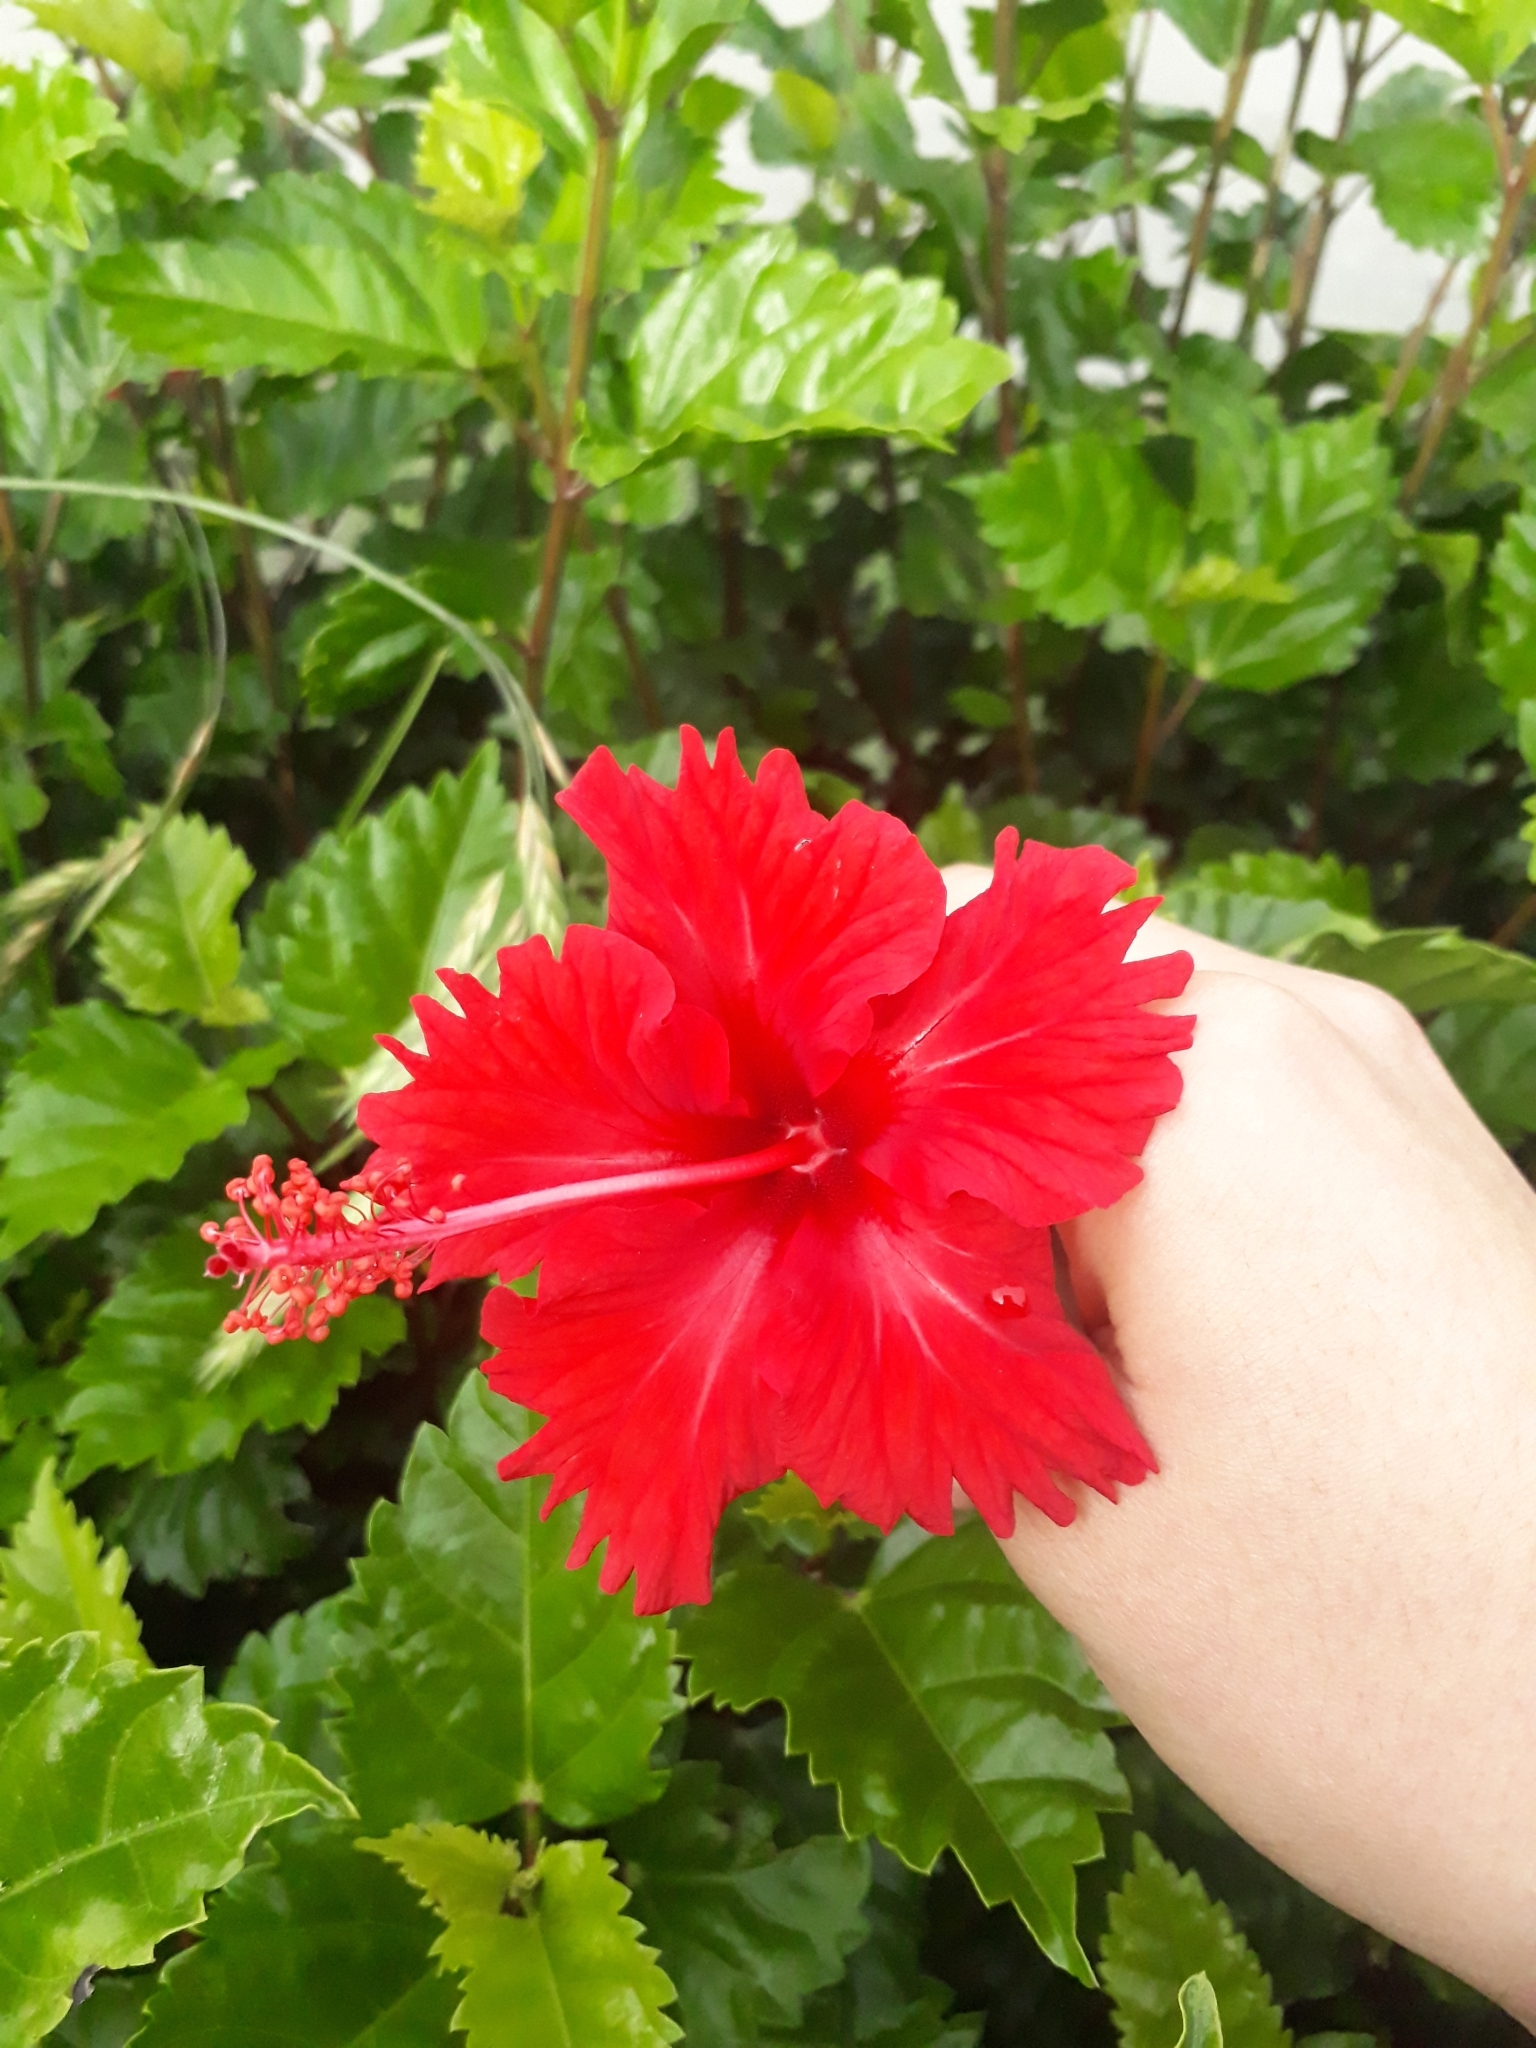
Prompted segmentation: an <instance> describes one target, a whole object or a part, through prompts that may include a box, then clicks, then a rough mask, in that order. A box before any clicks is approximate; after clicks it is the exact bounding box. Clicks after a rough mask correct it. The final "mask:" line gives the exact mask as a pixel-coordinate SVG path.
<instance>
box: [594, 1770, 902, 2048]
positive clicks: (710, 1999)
mask: <svg viewBox="0 0 1536 2048" xmlns="http://www.w3.org/2000/svg"><path fill="white" fill-rule="evenodd" d="M609 1847H610V1848H611V1850H612V1851H613V1854H614V1855H615V1856H617V1857H618V1859H619V1862H620V1865H621V1867H622V1868H623V1871H624V1874H625V1879H626V1881H627V1883H628V1884H629V1887H630V1890H631V1891H632V1893H633V1895H634V1908H635V1912H636V1913H637V1914H638V1915H639V1918H640V1920H641V1923H642V1925H643V1926H644V1928H645V1931H646V1933H647V1935H648V1936H649V1937H650V1939H651V1940H652V1941H654V1942H656V1943H657V1944H658V1946H659V1948H660V1950H661V1961H662V1965H663V1967H664V1968H665V1970H666V1972H667V1974H668V1976H669V1977H670V1978H671V1979H672V1982H673V1983H674V1984H675V1985H676V1986H677V2007H678V2016H679V2018H680V2019H681V2020H682V2023H683V2029H684V2032H685V2034H686V2035H687V2036H688V2038H689V2039H691V2040H695V2041H710V2042H717V2043H720V2044H721V2048H724V2044H727V2043H737V2042H739V2043H741V2044H743V2048H751V2044H753V2043H755V2042H756V2041H757V2040H758V2038H759V2024H760V2022H761V2023H764V2024H769V2025H774V2026H780V2027H798V2026H799V2024H800V2021H801V2016H802V2009H803V2006H804V2002H805V1999H806V1997H807V1996H808V1994H809V1993H811V1992H813V1991H818V1990H820V1989H821V1988H822V1986H824V1985H827V1984H834V1983H836V1982H837V1980H838V1978H839V1977H841V1976H842V1974H843V1965H844V1959H845V1957H846V1956H847V1955H848V1953H849V1951H850V1950H852V1949H855V1948H857V1947H858V1945H859V1943H860V1942H861V1941H862V1940H863V1939H864V1937H865V1934H866V1932H867V1929H866V1926H865V1923H864V1920H863V1917H862V1915H861V1913H860V1910H859V1909H860V1906H861V1905H862V1903H863V1899H864V1894H865V1892H866V1891H867V1890H868V1888H869V1851H868V1849H867V1847H866V1846H865V1845H864V1844H863V1843H862V1842H850V1841H847V1840H845V1839H844V1838H843V1837H842V1836H841V1835H819V1836H814V1837H813V1838H812V1839H811V1840H810V1841H807V1842H801V1843H799V1844H797V1845H796V1846H795V1847H794V1848H792V1849H785V1850H783V1851H781V1852H778V1853H776V1852H775V1850H774V1846H773V1814H772V1812H771V1810H770V1809H769V1808H767V1807H766V1806H763V1805H762V1804H760V1803H759V1802H758V1801H756V1800H753V1799H751V1798H749V1797H748V1795H747V1794H746V1793H744V1792H739V1791H737V1790H735V1789H734V1788H733V1787H732V1786H729V1785H722V1784H721V1783H720V1770H719V1766H718V1765H717V1764H706V1763H683V1764H678V1765H677V1766H676V1768H675V1769H674V1770H673V1772H672V1776H671V1779H670V1781H669V1783H668V1785H667V1789H666V1791H665V1792H664V1793H663V1794H662V1796H661V1798H660V1799H659V1800H658V1801H657V1803H656V1804H655V1805H654V1806H651V1807H648V1808H647V1809H646V1810H645V1811H644V1812H643V1813H639V1814H636V1815H634V1816H633V1817H632V1818H631V1819H629V1820H626V1821H622V1822H621V1823H620V1824H619V1825H618V1826H617V1827H616V1828H614V1829H613V1830H611V1833H610V1837H609Z"/></svg>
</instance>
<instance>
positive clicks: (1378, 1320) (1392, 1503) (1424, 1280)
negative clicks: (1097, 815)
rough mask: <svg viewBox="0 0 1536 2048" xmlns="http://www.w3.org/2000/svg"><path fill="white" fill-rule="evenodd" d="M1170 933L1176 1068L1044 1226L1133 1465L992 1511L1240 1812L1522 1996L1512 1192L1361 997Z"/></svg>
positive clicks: (1519, 1403)
mask: <svg viewBox="0 0 1536 2048" xmlns="http://www.w3.org/2000/svg"><path fill="white" fill-rule="evenodd" d="M978 878H979V881H980V886H985V882H986V879H987V877H986V871H985V870H966V871H956V870H951V871H950V872H949V874H948V875H947V876H946V880H947V881H948V882H949V884H950V888H951V900H952V902H953V901H957V900H964V897H965V895H967V894H974V893H976V885H977V880H978ZM1177 947H1184V948H1187V950H1188V951H1189V952H1190V953H1192V954H1193V955H1194V959H1195V964H1196V970H1197V971H1196V973H1195V976H1194V978H1193V980H1192V981H1191V983H1190V985H1189V988H1188V990H1187V991H1186V993H1185V994H1184V995H1183V996H1181V997H1180V998H1179V999H1178V1001H1177V1003H1176V1004H1173V1005H1171V1006H1170V1007H1173V1008H1176V1009H1179V1010H1184V1011H1188V1010H1190V1009H1193V1010H1194V1011H1195V1012H1196V1014H1197V1015H1198V1017H1199V1026H1198V1029H1197V1031H1196V1034H1195V1042H1194V1045H1193V1048H1192V1049H1191V1050H1190V1051H1189V1052H1187V1053H1184V1054H1181V1055H1179V1056H1178V1058H1179V1063H1180V1065H1181V1066H1182V1068H1183V1070H1184V1074H1185V1092H1184V1097H1183V1100H1182V1102H1181V1103H1180V1105H1179V1107H1178V1108H1177V1109H1176V1110H1174V1111H1173V1112H1171V1113H1170V1114H1169V1115H1167V1116H1165V1117H1163V1118H1162V1119H1160V1121H1159V1122H1158V1124H1157V1126H1156V1128H1155V1130H1154V1132H1153V1135H1152V1139H1151V1142H1150V1144H1149V1145H1148V1147H1147V1150H1146V1153H1145V1155H1144V1165H1145V1168H1146V1178H1145V1180H1144V1181H1143V1183H1142V1184H1141V1185H1140V1186H1139V1187H1137V1188H1136V1189H1134V1190H1133V1191H1132V1193H1131V1194H1129V1195H1127V1196H1126V1197H1125V1198H1124V1200H1122V1201H1120V1202H1118V1203H1117V1204H1116V1205H1115V1206H1114V1208H1112V1209H1109V1210H1101V1211H1098V1212H1095V1213H1093V1214H1090V1215H1087V1216H1084V1217H1081V1218H1080V1219H1079V1220H1078V1221H1077V1222H1075V1223H1073V1224H1070V1225H1068V1226H1066V1227H1065V1228H1064V1229H1063V1231H1062V1236H1063V1239H1064V1240H1065V1243H1066V1247H1067V1252H1068V1257H1069V1260H1070V1264H1071V1271H1072V1280H1073V1286H1074V1289H1075V1291H1076V1294H1077V1299H1078V1304H1079V1307H1080V1309H1081V1311H1082V1314H1083V1317H1084V1321H1085V1325H1086V1327H1087V1329H1088V1332H1089V1334H1090V1335H1091V1336H1092V1337H1093V1339H1094V1341H1095V1342H1096V1343H1097V1344H1098V1345H1099V1346H1100V1348H1101V1349H1102V1350H1103V1351H1104V1352H1105V1354H1106V1356H1107V1357H1108V1358H1109V1359H1110V1360H1111V1363H1112V1365H1113V1366H1114V1367H1115V1368H1116V1370H1117V1371H1118V1373H1119V1374H1120V1375H1121V1376H1122V1384H1123V1387H1124V1391H1125V1393H1126V1397H1127V1400H1128V1403H1129V1405H1130V1406H1131V1408H1132V1409H1133V1411H1134V1413H1135V1415H1136V1419H1137V1421H1138V1423H1139V1424H1140V1426H1141V1428H1142V1430H1143V1431H1144V1433H1145V1434H1146V1437H1147V1439H1148V1441H1149V1442H1150V1443H1151V1445H1152V1447H1153V1449H1154V1451H1155V1452H1156V1454H1157V1456H1158V1459H1159V1461H1160V1464H1161V1468H1162V1469H1161V1474H1160V1476H1158V1477H1155V1478H1153V1479H1150V1480H1149V1481H1148V1482H1147V1483H1146V1484H1145V1485H1144V1486H1140V1487H1137V1488H1135V1489H1133V1490H1131V1491H1129V1492H1127V1493H1125V1494H1124V1495H1123V1496H1122V1498H1121V1500H1120V1501H1119V1503H1118V1504H1116V1505H1113V1506H1112V1505H1110V1504H1109V1503H1108V1502H1105V1501H1103V1500H1100V1499H1097V1498H1096V1497H1094V1496H1093V1495H1092V1494H1089V1493H1087V1492H1085V1491H1084V1490H1082V1489H1077V1490H1076V1492H1077V1498H1078V1500H1079V1503H1080V1507H1079V1514H1078V1518H1077V1520H1076V1522H1075V1523H1074V1524H1073V1526H1072V1527H1071V1528H1070V1529H1067V1530H1059V1529H1056V1528H1054V1527H1052V1526H1050V1525H1049V1524H1047V1523H1046V1522H1045V1521H1044V1519H1043V1518H1042V1517H1040V1516H1037V1515H1032V1514H1030V1513H1028V1512H1027V1511H1026V1512H1023V1513H1021V1515H1020V1517H1019V1522H1018V1527H1017V1532H1016V1534H1015V1535H1014V1536H1013V1537H1012V1538H1011V1539H1009V1541H1008V1542H1006V1543H1005V1544H1004V1546H1003V1547H1004V1549H1005V1551H1006V1552H1007V1554H1008V1556H1009V1558H1010V1560H1011V1561H1012V1563H1013V1564H1014V1566H1015V1568H1016V1569H1017V1570H1018V1571H1019V1573H1020V1574H1021V1576H1022V1577H1023V1578H1024V1579H1025V1580H1026V1581H1027V1582H1028V1584H1029V1585H1030V1586H1031V1587H1032V1588H1033V1590H1034V1591H1035V1592H1036V1593H1037V1594H1038V1595H1039V1596H1040V1598H1041V1599H1043V1600H1044V1601H1045V1603H1046V1605H1047V1606H1048V1607H1050V1609H1051V1610H1052V1612H1053V1613H1055V1614H1056V1615H1057V1616H1058V1617H1059V1618H1060V1620H1061V1621H1062V1622H1064V1623H1065V1624H1066V1626H1067V1627H1069V1628H1070V1629H1072V1630H1073V1631H1074V1633H1075V1634H1076V1635H1077V1636H1078V1637H1079V1638H1080V1639H1081V1640H1082V1642H1083V1645H1084V1647H1085V1649H1086V1651H1087V1653H1088V1655H1089V1657H1090V1658H1091V1660H1092V1661H1093V1664H1094V1666H1095V1668H1096V1669H1097V1670H1098V1672H1099V1673H1100V1675H1101V1676H1102V1677H1103V1679H1104V1681H1105V1683H1106V1685H1107V1686H1108V1687H1109V1690H1110V1692H1111V1693H1112V1694H1113V1695H1114V1697H1115V1699H1116V1701H1117V1702H1118V1703H1119V1705H1120V1706H1121V1707H1122V1708H1123V1709H1124V1711H1125V1712H1126V1713H1127V1714H1128V1715H1129V1716H1130V1718H1131V1719H1132V1721H1134V1722H1135V1724H1136V1726H1137V1727H1138V1728H1139V1729H1140V1730H1141V1731H1142V1733H1143V1734H1144V1735H1145V1736H1146V1737H1147V1739H1148V1741H1149V1742H1150V1743H1151V1744H1152V1746H1153V1747H1154V1748H1155V1749H1156V1750H1157V1751H1158V1752H1159V1754H1160V1755H1161V1756H1162V1757H1163V1758H1164V1759H1165V1761H1166V1762H1167V1763H1168V1764H1169V1765H1171V1767H1172V1768H1173V1769H1174V1770H1176V1771H1177V1772H1178V1774H1179V1775H1180V1776H1181V1777H1182V1778H1184V1779H1185V1780H1186V1782H1187V1783H1188V1784H1190V1785H1191V1786H1192V1787H1193V1788H1194V1789H1195V1790H1196V1791H1197V1792H1198V1793H1199V1794H1200V1795H1201V1797H1202V1798H1204V1799H1205V1800H1207V1801H1208V1803H1209V1804H1210V1805H1211V1806H1213V1807H1214V1808H1215V1809H1216V1810H1217V1811H1218V1812H1219V1813H1220V1814H1222V1815H1223V1817H1224V1818H1225V1819H1226V1820H1227V1821H1228V1822H1229V1823H1230V1824H1231V1825H1232V1826H1233V1827H1234V1828H1236V1829H1237V1830H1238V1832H1239V1833H1240V1834H1242V1835H1244V1836H1245V1837H1246V1838H1247V1839H1248V1840H1249V1841H1250V1842H1252V1843H1253V1844H1254V1845H1255V1846H1256V1847H1257V1848H1259V1849H1260V1850H1262V1851H1263V1852H1264V1854H1266V1855H1267V1856H1269V1857H1271V1858H1272V1859H1273V1860H1274V1861H1275V1862H1276V1863H1278V1864H1280V1865H1281V1866H1282V1867H1283V1868H1284V1869H1286V1870H1289V1871H1290V1872H1292V1873H1293V1874H1294V1875H1295V1876H1296V1877H1298V1878H1300V1879H1301V1880H1302V1881H1303V1882H1304V1883H1306V1884H1307V1885H1309V1886H1311V1887H1312V1889H1313V1890H1315V1891H1317V1892H1319V1893H1321V1894H1322V1895H1323V1896H1324V1897H1325V1898H1329V1899H1331V1900H1333V1901H1334V1902H1335V1904H1337V1905H1339V1906H1341V1907H1343V1908H1344V1909H1345V1910H1347V1911H1348V1912H1350V1913H1353V1914H1355V1915H1357V1916H1358V1917H1359V1918H1361V1919H1363V1920H1365V1921H1368V1922H1369V1923H1370V1924H1371V1925H1372V1926H1374V1927H1376V1928H1378V1929H1380V1930H1381V1932H1383V1933H1385V1934H1388V1935H1390V1936H1392V1937H1393V1938H1394V1939H1397V1940H1400V1941H1402V1942H1404V1943H1406V1944H1407V1945H1408V1946H1409V1947H1410V1948H1413V1949H1416V1950H1417V1951H1418V1952H1419V1953H1421V1954H1423V1955H1425V1956H1428V1957H1430V1958H1431V1959H1432V1960H1434V1961H1435V1962H1438V1963H1440V1964H1442V1965H1443V1966H1444V1967H1446V1968H1447V1969H1450V1970H1452V1971H1454V1972H1455V1973H1456V1974H1457V1975H1459V1976H1461V1977H1463V1978H1465V1979H1466V1980H1467V1981H1469V1982H1471V1983H1473V1984H1475V1985H1477V1986H1478V1987H1479V1988H1480V1989H1482V1990H1484V1991H1486V1992H1487V1993H1488V1994H1489V1995H1490V1996H1491V1997H1493V1998H1496V1999H1498V2000H1499V2001H1500V2002H1501V2003H1503V2004H1504V2005H1505V2006H1506V2007H1507V2008H1508V2009H1509V2010H1510V2011H1511V2012H1513V2013H1514V2014H1516V2015H1517V2016H1518V2017H1519V2018H1521V2019H1522V2020H1523V2021H1524V2023H1525V2024H1526V2025H1527V2026H1531V2027H1536V1194H1533V1192H1532V1190H1531V1188H1530V1187H1529V1186H1528V1185H1527V1184H1526V1182H1525V1181H1524V1180H1523V1179H1522V1178H1521V1176H1520V1174H1519V1173H1518V1172H1517V1171H1516V1169H1515V1167H1514V1166H1513V1165H1512V1164H1511V1162H1510V1161H1509V1160H1508V1159H1507V1158H1506V1157H1505V1155H1504V1153H1503V1152H1502V1151H1501V1150H1500V1148H1499V1146H1498V1145H1497V1144H1496V1143H1495V1141H1494V1140H1493V1138H1492V1137H1490V1136H1489V1134H1488V1133H1487V1131H1486V1130H1485V1129H1484V1128H1483V1126H1482V1124H1481V1123H1480V1122H1479V1121H1478V1119H1477V1117H1476V1116H1475V1114H1474V1113H1473V1111H1472V1110H1471V1109H1470V1107H1469V1106H1468V1105H1467V1103H1466V1102H1465V1100H1464V1099H1463V1098H1462V1096H1461V1095H1460V1094H1459V1092H1458V1091H1457V1089H1456V1087H1455V1086H1454V1084H1453V1083H1452V1082H1451V1080H1450V1078H1449V1076H1448V1075H1447V1074H1446V1072H1445V1070H1444V1068H1443V1067H1442V1066H1441V1065H1440V1062H1439V1061H1438V1059H1437V1058H1436V1057H1435V1054H1434V1052H1433V1050H1432V1049H1431V1047H1430V1045H1429V1042H1428V1040H1427V1039H1426V1038H1425V1037H1424V1035H1423V1033H1422V1032H1421V1031H1420V1030H1419V1028H1418V1026H1417V1025H1416V1024H1415V1023H1414V1021H1413V1019H1412V1018H1411V1017H1410V1016H1409V1015H1408V1013H1407V1012H1406V1011H1405V1010H1403V1009H1401V1008H1400V1006H1398V1005H1397V1004H1396V1003H1394V1002H1393V1001H1392V1000H1391V999H1390V998H1388V997H1386V996H1383V995H1381V994H1380V993H1379V992H1377V991H1376V990H1373V989H1370V988H1367V987H1366V986H1364V985H1363V984H1360V983H1356V982H1350V981H1347V980H1343V979H1341V978H1338V977H1336V976H1330V975H1325V974H1319V973H1314V972H1312V971H1310V970H1308V969H1305V968H1297V967H1290V966H1286V965H1283V964H1280V963H1278V962H1274V961H1269V960H1264V959H1261V958H1257V957H1255V956H1253V955H1250V954H1246V953H1242V952H1240V951H1238V950H1237V949H1236V948H1235V947H1230V946H1226V945H1223V944H1221V943H1220V942H1218V941H1215V940H1211V939H1206V938H1203V937H1201V936H1199V935H1198V934H1194V933H1189V932H1184V931H1181V930H1179V929H1178V928H1176V927H1175V926H1173V925H1170V924H1167V923H1164V922H1162V921H1160V920H1156V919H1154V920H1153V921H1152V923H1151V924H1150V925H1149V926H1148V927H1146V929H1145V931H1144V932H1143V934H1142V935H1141V938H1140V940H1139V942H1138V945H1137V947H1136V948H1133V952H1135V951H1140V952H1147V951H1161V950H1173V949H1175V948H1177Z"/></svg>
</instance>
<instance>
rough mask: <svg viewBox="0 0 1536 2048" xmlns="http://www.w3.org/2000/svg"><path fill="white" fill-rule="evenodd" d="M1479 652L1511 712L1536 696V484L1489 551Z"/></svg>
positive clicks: (1525, 495) (1532, 486)
mask: <svg viewBox="0 0 1536 2048" xmlns="http://www.w3.org/2000/svg"><path fill="white" fill-rule="evenodd" d="M1481 653H1482V657H1483V667H1484V668H1485V669H1486V670H1487V671H1488V673H1489V675H1490V676H1491V677H1492V679H1493V681H1494V683H1495V684H1496V685H1497V687H1498V689H1499V692H1500V694H1501V695H1502V696H1503V699H1504V702H1505V703H1506V704H1507V705H1508V706H1509V708H1510V710H1511V711H1513V710H1515V709H1516V708H1517V707H1518V706H1519V705H1520V704H1521V703H1522V702H1523V701H1524V700H1525V699H1526V698H1527V697H1536V485H1528V486H1527V488H1526V491H1525V494H1524V496H1523V497H1522V498H1521V500H1520V509H1519V511H1518V512H1514V513H1511V515H1510V517H1509V518H1508V519H1507V520H1506V521H1505V522H1504V534H1503V538H1502V539H1501V540H1500V542H1499V544H1498V546H1497V547H1496V548H1495V549H1494V551H1493V562H1492V566H1491V568H1490V572H1489V577H1488V623H1487V625H1486V626H1485V628H1484V630H1483V644H1482V649H1481Z"/></svg>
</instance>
